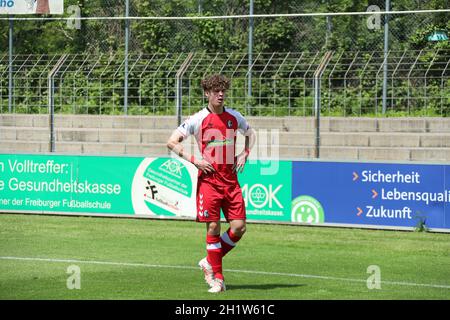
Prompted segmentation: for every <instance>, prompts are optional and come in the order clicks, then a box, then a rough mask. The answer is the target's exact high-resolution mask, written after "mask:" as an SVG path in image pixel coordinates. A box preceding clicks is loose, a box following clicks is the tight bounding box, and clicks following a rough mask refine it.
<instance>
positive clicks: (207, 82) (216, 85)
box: [201, 74, 231, 91]
mask: <svg viewBox="0 0 450 320" xmlns="http://www.w3.org/2000/svg"><path fill="white" fill-rule="evenodd" d="M201 84H202V88H203V90H204V91H211V90H214V91H216V90H228V89H229V88H230V84H231V80H230V79H228V78H227V77H225V76H224V75H222V74H213V75H212V76H209V77H207V78H205V79H203V80H202V83H201Z"/></svg>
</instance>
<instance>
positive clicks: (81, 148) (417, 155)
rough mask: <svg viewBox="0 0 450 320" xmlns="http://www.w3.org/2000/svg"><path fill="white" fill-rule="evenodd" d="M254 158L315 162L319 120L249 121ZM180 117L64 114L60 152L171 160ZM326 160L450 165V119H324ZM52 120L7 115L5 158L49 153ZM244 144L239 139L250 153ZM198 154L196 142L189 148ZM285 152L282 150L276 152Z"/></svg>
mask: <svg viewBox="0 0 450 320" xmlns="http://www.w3.org/2000/svg"><path fill="white" fill-rule="evenodd" d="M247 119H248V121H249V123H250V124H251V125H252V126H253V127H254V128H255V129H256V130H257V138H258V139H257V144H256V147H255V149H254V152H252V157H254V156H255V155H256V154H258V155H259V156H260V157H262V158H273V157H279V158H280V159H299V158H304V159H308V158H314V156H315V152H314V150H315V128H314V121H315V120H314V118H311V117H248V118H247ZM176 126H177V120H176V117H174V116H146V117H141V116H95V115H56V116H55V140H56V143H55V152H56V153H58V154H90V155H125V154H126V155H136V156H166V155H168V151H167V148H166V141H167V139H168V137H169V136H170V134H171V132H172V131H173V130H174V128H176ZM320 130H321V148H320V158H321V159H327V160H328V159H333V160H369V161H370V160H381V161H420V162H434V161H436V162H449V161H450V118H341V117H322V118H321V125H320ZM49 140H50V131H49V116H48V115H22V114H13V115H11V114H1V115H0V152H1V153H49V151H50V143H49ZM243 141H244V140H243V138H242V137H240V138H239V139H238V147H239V148H240V147H242V145H243ZM185 143H186V145H187V148H191V149H190V151H191V152H192V151H193V150H195V143H194V141H193V139H189V140H188V141H186V142H185ZM276 146H278V148H277V147H276Z"/></svg>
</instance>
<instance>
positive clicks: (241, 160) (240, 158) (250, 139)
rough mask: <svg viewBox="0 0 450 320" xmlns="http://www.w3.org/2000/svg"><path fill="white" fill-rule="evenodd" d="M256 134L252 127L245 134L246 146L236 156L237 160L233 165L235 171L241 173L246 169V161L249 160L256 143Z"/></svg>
mask: <svg viewBox="0 0 450 320" xmlns="http://www.w3.org/2000/svg"><path fill="white" fill-rule="evenodd" d="M255 141H256V134H255V131H254V130H253V129H252V128H250V129H249V130H248V131H247V133H246V134H245V146H244V150H243V151H242V152H241V153H240V154H238V155H237V156H236V162H235V164H234V165H233V171H235V172H237V173H241V172H243V171H244V166H245V163H246V162H247V159H248V156H249V155H250V152H251V150H252V148H253V146H254V145H255Z"/></svg>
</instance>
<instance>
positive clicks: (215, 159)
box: [178, 107, 250, 185]
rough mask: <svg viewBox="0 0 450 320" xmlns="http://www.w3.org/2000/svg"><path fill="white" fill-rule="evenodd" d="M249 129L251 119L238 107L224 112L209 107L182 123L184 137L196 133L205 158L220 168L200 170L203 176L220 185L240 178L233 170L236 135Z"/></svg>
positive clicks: (201, 176)
mask: <svg viewBox="0 0 450 320" xmlns="http://www.w3.org/2000/svg"><path fill="white" fill-rule="evenodd" d="M249 129H250V126H249V125H248V123H247V121H246V120H245V118H244V117H243V116H242V115H241V114H240V113H239V112H238V111H236V110H233V109H228V108H224V111H223V112H222V113H220V114H216V113H212V112H211V111H210V110H209V109H208V108H207V107H206V108H203V109H202V110H200V111H199V112H197V113H196V114H194V115H192V116H191V117H189V118H188V119H187V120H186V121H184V122H183V123H182V124H181V125H180V126H179V127H178V131H179V132H180V133H181V134H182V135H183V136H184V138H186V137H188V136H190V135H193V136H194V137H195V139H196V140H197V144H198V147H199V150H200V153H201V155H202V157H203V159H205V160H206V161H208V162H209V163H211V164H212V165H213V167H214V169H215V170H216V172H215V173H212V174H205V173H203V172H199V179H203V180H205V181H208V182H211V183H214V184H220V185H228V184H234V183H236V182H237V175H236V173H235V172H234V171H233V165H234V163H235V161H236V158H235V152H236V136H237V132H238V131H239V132H241V133H242V134H243V135H246V134H247V132H248V130H249Z"/></svg>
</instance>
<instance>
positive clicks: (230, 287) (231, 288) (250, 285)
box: [227, 283, 306, 290]
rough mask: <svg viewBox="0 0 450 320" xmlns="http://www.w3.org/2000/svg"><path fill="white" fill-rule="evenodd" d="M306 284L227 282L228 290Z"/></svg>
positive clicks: (268, 288) (288, 286)
mask: <svg viewBox="0 0 450 320" xmlns="http://www.w3.org/2000/svg"><path fill="white" fill-rule="evenodd" d="M304 286H306V284H300V283H299V284H284V283H266V284H239V285H234V284H227V290H239V289H250V290H271V289H277V288H295V287H304Z"/></svg>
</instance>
